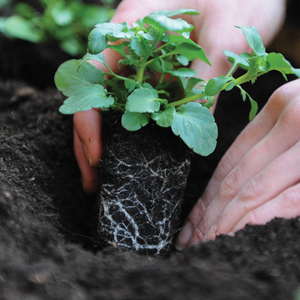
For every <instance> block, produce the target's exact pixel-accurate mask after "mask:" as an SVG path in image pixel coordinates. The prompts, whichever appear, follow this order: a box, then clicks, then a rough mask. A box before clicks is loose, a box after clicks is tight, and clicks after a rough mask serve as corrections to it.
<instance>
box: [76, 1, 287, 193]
mask: <svg viewBox="0 0 300 300" xmlns="http://www.w3.org/2000/svg"><path fill="white" fill-rule="evenodd" d="M274 1H275V2H274ZM180 8H193V9H196V10H198V11H199V12H200V15H199V16H184V18H186V20H187V21H188V22H189V23H191V24H193V25H194V27H195V29H194V31H193V32H192V36H191V38H192V39H193V40H194V41H195V42H196V43H197V44H199V45H200V46H201V47H202V48H203V49H204V50H205V52H206V55H207V57H208V58H209V60H210V61H211V64H212V66H213V67H210V66H208V65H207V64H205V63H203V62H202V61H199V60H197V61H194V62H193V63H192V64H191V68H193V69H194V70H195V71H196V72H197V74H198V76H199V77H200V78H203V79H206V80H208V79H210V78H213V77H217V76H219V75H225V74H226V73H227V71H228V70H229V69H230V64H229V63H228V61H227V59H226V57H225V56H224V55H223V50H224V49H227V50H230V51H233V52H235V53H238V54H240V53H242V52H245V51H248V50H249V49H248V44H247V43H246V41H245V38H244V36H243V34H242V32H241V31H239V30H238V29H235V28H234V25H246V26H250V25H251V26H255V27H256V28H257V29H258V31H259V33H260V35H261V36H262V38H263V41H264V43H265V44H267V43H268V42H269V41H270V40H271V39H272V38H273V36H274V35H275V34H276V33H277V30H278V29H279V27H280V25H281V23H282V21H283V16H284V9H285V0H265V1H260V0H252V1H249V0H231V1H228V2H227V3H226V4H224V0H198V1H192V0H188V1H181V0H172V1H159V0H145V1H139V0H123V1H122V2H121V3H120V5H119V7H118V8H117V11H116V13H115V15H114V17H113V19H112V20H111V21H112V22H115V23H120V22H124V21H127V22H129V23H133V22H135V21H136V20H137V19H139V18H142V17H144V16H146V15H148V14H149V13H151V12H152V11H157V10H163V9H168V10H175V9H180ZM104 55H105V60H106V61H107V63H108V65H109V66H110V68H111V69H112V70H113V71H114V72H119V71H120V70H118V67H117V61H118V59H119V58H118V54H117V53H116V52H115V51H113V50H111V49H107V50H105V51H104ZM95 65H96V66H98V67H99V68H101V69H103V70H104V68H103V66H102V65H100V64H97V62H95ZM213 110H214V107H213V108H212V111H213ZM100 128H101V116H100V114H99V112H98V111H96V110H90V111H85V112H79V113H76V114H75V116H74V149H75V155H76V158H77V162H78V165H79V168H80V170H81V173H82V182H83V187H84V189H85V191H86V192H88V193H93V192H95V191H96V189H97V183H98V177H97V176H98V172H97V167H98V165H99V160H100V158H101V154H102V144H101V129H100Z"/></svg>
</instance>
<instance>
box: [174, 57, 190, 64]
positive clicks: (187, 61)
mask: <svg viewBox="0 0 300 300" xmlns="http://www.w3.org/2000/svg"><path fill="white" fill-rule="evenodd" d="M176 59H177V61H178V62H180V63H181V64H182V65H183V66H188V65H189V63H190V61H189V60H188V59H187V58H186V57H185V56H183V55H178V56H177V57H176Z"/></svg>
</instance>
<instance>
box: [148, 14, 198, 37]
mask: <svg viewBox="0 0 300 300" xmlns="http://www.w3.org/2000/svg"><path fill="white" fill-rule="evenodd" d="M177 14H199V13H198V12H197V11H195V10H185V9H181V10H175V11H167V10H163V11H158V12H153V13H151V14H150V15H148V16H146V17H145V18H144V22H145V23H146V24H149V25H153V26H155V27H156V28H157V29H159V30H160V31H161V33H163V32H166V31H168V30H170V31H174V32H177V33H183V32H190V31H192V30H193V29H194V26H193V25H191V24H188V23H187V22H186V21H184V20H182V19H171V18H170V17H173V16H176V15H177Z"/></svg>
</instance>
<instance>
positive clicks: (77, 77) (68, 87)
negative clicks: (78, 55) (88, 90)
mask: <svg viewBox="0 0 300 300" xmlns="http://www.w3.org/2000/svg"><path fill="white" fill-rule="evenodd" d="M79 66H80V67H79ZM103 81H104V75H103V72H102V71H101V70H100V69H97V68H96V67H94V66H93V65H91V64H90V63H88V62H84V63H82V62H81V61H80V60H75V59H71V60H68V61H66V62H64V63H63V64H62V65H60V67H59V68H58V70H57V71H56V73H55V76H54V82H55V84H56V87H57V88H58V90H60V91H61V92H62V93H63V94H64V95H65V96H71V95H72V94H73V93H75V92H76V91H77V90H79V89H81V88H82V87H85V86H92V85H94V84H102V83H103Z"/></svg>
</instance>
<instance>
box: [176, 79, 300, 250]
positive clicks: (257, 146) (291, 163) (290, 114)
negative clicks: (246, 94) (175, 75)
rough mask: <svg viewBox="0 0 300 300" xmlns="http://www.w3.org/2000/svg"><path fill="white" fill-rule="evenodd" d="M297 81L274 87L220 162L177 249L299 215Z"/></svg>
mask: <svg viewBox="0 0 300 300" xmlns="http://www.w3.org/2000/svg"><path fill="white" fill-rule="evenodd" d="M299 116H300V80H299V79H298V80H295V81H292V82H290V83H287V84H285V85H284V86H282V87H281V88H279V89H278V90H277V91H276V92H275V93H274V94H273V95H272V96H271V98H270V99H269V101H268V102H267V104H266V106H265V107H264V108H263V109H262V111H261V112H260V113H259V114H258V115H257V116H256V118H255V119H254V120H253V121H252V122H251V123H250V124H249V125H248V126H247V127H246V128H245V129H244V130H243V131H242V133H241V134H240V135H239V136H238V138H237V139H236V141H235V142H234V143H233V145H232V146H231V147H230V148H229V150H228V151H227V153H226V154H225V155H224V157H223V158H222V160H221V162H220V163H219V165H218V167H217V169H216V171H215V173H214V175H213V177H212V179H211V180H210V182H209V184H208V186H207V188H206V190H205V192H204V194H203V196H202V197H201V198H200V199H199V201H198V202H197V204H196V206H195V207H194V209H193V210H192V212H191V213H190V215H189V217H188V220H187V222H186V224H185V226H184V227H183V229H182V231H181V233H180V234H179V237H178V239H177V249H178V250H182V249H183V248H185V247H187V246H191V245H194V244H196V243H199V242H200V241H208V240H212V239H215V237H216V236H217V235H219V234H229V235H233V234H234V233H235V232H236V231H237V230H239V229H242V228H244V226H245V225H246V224H248V223H251V224H265V223H266V222H268V221H270V220H271V219H273V218H275V217H284V218H293V217H296V216H298V215H300V168H299V165H300V130H299V129H300V117H299Z"/></svg>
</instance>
